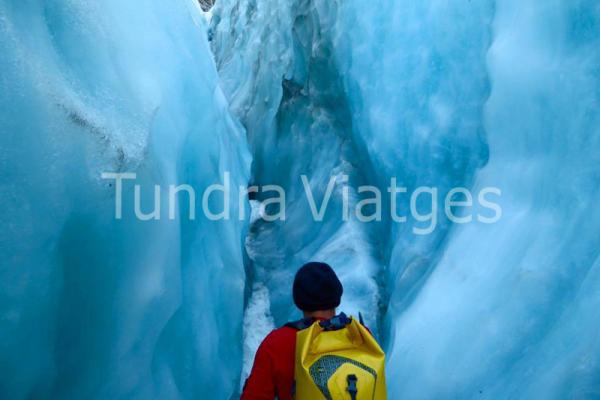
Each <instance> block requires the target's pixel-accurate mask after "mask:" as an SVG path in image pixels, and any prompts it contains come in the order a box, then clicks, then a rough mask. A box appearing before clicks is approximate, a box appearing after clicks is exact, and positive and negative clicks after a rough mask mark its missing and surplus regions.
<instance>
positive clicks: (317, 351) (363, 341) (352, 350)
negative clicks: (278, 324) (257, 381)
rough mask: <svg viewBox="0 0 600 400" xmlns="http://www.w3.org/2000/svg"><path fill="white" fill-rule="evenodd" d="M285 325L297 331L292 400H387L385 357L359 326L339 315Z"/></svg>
mask: <svg viewBox="0 0 600 400" xmlns="http://www.w3.org/2000/svg"><path fill="white" fill-rule="evenodd" d="M289 325H290V326H294V327H296V328H297V329H298V333H297V334H296V367H295V389H294V393H295V395H294V399H295V400H386V399H387V395H386V386H385V370H384V364H385V354H384V353H383V350H381V347H379V345H378V344H377V342H376V341H375V339H374V338H373V336H372V335H371V333H370V332H369V331H368V330H367V329H366V328H365V327H364V326H363V325H362V324H361V323H359V322H357V321H356V320H355V319H354V318H349V317H347V316H346V315H345V314H343V313H342V314H340V315H338V316H336V317H334V318H332V319H331V320H328V321H314V322H313V321H310V320H302V321H298V322H296V323H291V324H289ZM303 325H304V326H303Z"/></svg>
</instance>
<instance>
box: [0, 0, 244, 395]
mask: <svg viewBox="0 0 600 400" xmlns="http://www.w3.org/2000/svg"><path fill="white" fill-rule="evenodd" d="M0 37H1V39H0V54H1V55H0V71H1V76H0V88H1V89H0V130H1V132H2V135H1V136H0V149H1V150H0V170H1V174H0V199H1V203H0V221H1V225H2V229H1V230H0V260H2V261H1V267H0V371H1V375H2V379H0V398H3V399H25V398H68V399H92V398H98V399H100V398H101V399H108V398H112V399H116V398H121V399H123V398H136V399H150V398H162V399H174V398H190V399H191V398H204V399H208V398H210V399H226V398H228V397H229V396H230V394H231V393H232V392H234V391H235V390H237V388H238V385H237V382H238V379H239V375H240V367H241V359H242V345H241V343H242V329H241V327H242V325H241V321H242V312H243V292H244V279H245V274H244V267H243V261H242V248H243V241H242V239H241V238H242V237H243V232H242V230H243V226H242V224H241V223H240V222H238V221H237V219H235V220H234V221H233V222H229V223H213V222H210V221H207V220H205V219H204V218H203V217H202V215H201V213H197V219H196V220H195V221H190V220H188V219H187V217H186V216H187V212H188V210H187V207H188V206H187V204H188V202H187V200H186V198H185V197H183V196H184V195H180V196H181V197H179V199H180V202H178V205H177V216H176V219H175V220H169V219H168V218H167V216H168V213H167V204H166V202H165V201H163V202H162V203H161V211H162V218H161V219H160V220H159V221H148V222H141V221H138V220H136V219H135V217H134V216H133V211H132V210H131V207H132V200H131V199H132V198H133V184H132V183H131V182H129V183H127V182H126V183H125V184H124V195H123V197H124V199H129V200H124V211H123V219H122V220H120V221H116V220H115V219H114V218H113V216H114V212H115V211H114V207H115V206H114V204H115V198H114V197H115V188H114V182H112V181H108V180H103V179H101V176H100V174H101V172H123V171H127V172H134V173H137V178H138V179H137V181H136V182H137V183H139V184H141V185H142V197H143V198H142V200H143V201H142V207H143V211H144V212H149V210H151V208H152V204H153V202H152V199H151V197H152V189H153V186H152V185H154V184H160V185H162V187H163V190H164V191H166V190H167V187H168V186H167V185H170V184H179V183H188V184H190V185H193V186H195V187H196V188H197V189H198V190H202V189H203V188H204V187H205V186H206V185H207V184H211V183H215V182H219V181H221V180H222V176H223V172H224V171H225V170H228V171H231V172H232V175H231V179H232V186H237V185H238V184H245V183H246V182H247V180H248V171H249V157H248V153H247V150H246V148H247V145H246V141H245V138H244V132H243V129H242V128H241V127H240V125H239V124H238V123H237V122H235V121H234V120H233V119H232V118H230V117H229V114H228V112H227V104H226V101H225V98H224V96H223V94H222V93H221V90H220V88H219V86H218V83H217V74H216V69H215V67H214V63H213V59H212V56H211V52H210V49H209V47H208V42H207V40H206V28H205V22H204V19H203V18H202V16H201V12H200V11H199V9H198V6H197V4H196V3H195V2H194V1H191V0H190V1H143V2H128V1H121V0H109V1H51V2H46V1H2V2H1V3H0ZM232 197H233V198H234V201H232V203H233V204H237V193H235V192H234V193H233V194H232ZM165 199H166V195H165V193H163V200H165Z"/></svg>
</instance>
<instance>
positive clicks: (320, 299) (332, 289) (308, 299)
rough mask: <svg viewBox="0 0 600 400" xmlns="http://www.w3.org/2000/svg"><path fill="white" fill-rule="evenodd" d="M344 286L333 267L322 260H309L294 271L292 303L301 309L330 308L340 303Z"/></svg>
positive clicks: (316, 309)
mask: <svg viewBox="0 0 600 400" xmlns="http://www.w3.org/2000/svg"><path fill="white" fill-rule="evenodd" d="M343 292H344V288H343V287H342V283H341V282H340V280H339V279H338V277H337V275H336V274H335V272H333V269H332V268H331V267H330V266H329V265H327V264H325V263H322V262H309V263H308V264H304V265H303V266H302V268H300V269H299V270H298V272H296V278H294V289H293V295H294V303H295V304H296V307H298V308H299V309H300V310H302V311H320V310H330V309H332V308H336V307H337V306H339V305H340V301H341V300H342V293H343Z"/></svg>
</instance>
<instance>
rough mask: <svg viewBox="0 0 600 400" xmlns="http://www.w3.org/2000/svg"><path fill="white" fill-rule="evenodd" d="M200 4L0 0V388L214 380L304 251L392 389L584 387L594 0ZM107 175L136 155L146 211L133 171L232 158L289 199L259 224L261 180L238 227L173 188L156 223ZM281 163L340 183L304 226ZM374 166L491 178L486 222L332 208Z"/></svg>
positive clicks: (386, 173)
mask: <svg viewBox="0 0 600 400" xmlns="http://www.w3.org/2000/svg"><path fill="white" fill-rule="evenodd" d="M207 17H208V18H207V19H209V20H210V22H209V23H207V22H206V21H205V18H203V13H202V11H200V9H199V7H198V5H197V4H196V2H195V1H194V0H171V1H166V0H162V1H161V0H146V1H144V2H141V3H139V2H135V3H134V2H122V1H117V0H106V1H91V0H90V1H74V0H63V1H54V2H43V1H40V0H37V1H34V0H31V1H21V2H15V1H10V0H5V1H2V2H1V3H0V31H1V33H2V36H1V37H2V39H0V71H1V75H0V88H1V89H2V90H1V94H0V103H1V108H0V127H1V128H2V137H1V138H0V168H1V170H0V194H1V196H0V199H1V200H0V201H1V204H2V208H1V210H0V222H2V227H3V228H4V229H3V230H2V231H1V233H0V259H1V260H2V266H1V267H0V279H1V280H0V282H1V283H0V285H1V286H0V287H1V289H0V367H1V371H0V372H1V373H2V377H3V378H2V379H1V380H0V397H2V398H11V399H12V398H15V399H20V398H30V397H34V398H144V399H146V398H206V399H227V398H235V397H236V395H237V394H239V393H238V392H239V387H240V383H241V382H240V378H241V379H243V378H244V377H245V376H246V374H247V373H248V369H249V366H250V363H251V361H252V357H253V353H254V351H255V349H256V347H257V345H258V343H259V342H260V339H261V338H262V337H263V336H264V334H265V333H266V332H268V331H269V330H270V329H271V328H272V327H273V326H277V325H281V324H282V323H283V322H285V321H287V320H289V319H293V318H296V317H297V316H298V313H297V311H296V310H295V308H294V306H293V303H292V299H291V295H290V290H289V288H290V283H291V280H292V277H293V274H294V272H295V270H296V268H297V267H299V266H300V265H301V264H302V263H303V262H305V261H306V260H309V259H319V260H323V261H327V262H329V263H331V264H332V265H333V266H334V268H335V269H336V271H337V272H338V274H339V275H340V277H341V279H342V281H343V283H344V286H345V295H344V300H343V304H342V306H341V308H342V309H343V310H344V311H346V312H349V313H352V314H356V313H357V312H359V311H360V312H362V313H363V314H364V315H365V317H366V320H367V323H368V325H369V326H370V327H371V328H372V330H373V332H374V333H375V335H376V336H377V337H378V339H380V341H381V342H382V344H383V345H384V346H385V348H386V350H387V353H388V364H387V366H388V372H387V373H388V376H389V378H388V382H389V388H388V389H389V395H390V398H392V399H396V398H408V399H421V398H422V399H431V398H441V399H446V398H447V399H454V398H460V399H463V398H464V399H470V398H491V399H503V398H528V399H529V398H534V399H538V398H539V399H548V398H555V399H563V398H578V399H592V398H598V396H600V379H599V378H598V376H599V374H600V356H599V354H600V341H599V340H598V335H597V331H598V329H599V328H600V325H599V324H598V322H597V318H596V314H597V310H598V307H599V306H600V291H599V289H598V288H599V287H600V256H599V254H600V239H599V238H600V211H598V208H597V206H596V204H595V203H597V200H598V199H600V151H599V149H600V6H599V5H598V2H597V1H595V0H553V1H540V0H519V1H517V0H481V1H447V0H396V1H390V0H381V1H375V2H370V3H368V4H366V3H365V2H359V1H357V0H343V1H341V0H290V1H283V0H263V1H257V0H217V2H216V4H215V7H214V8H213V9H212V10H211V12H210V14H208V15H207ZM207 25H208V26H207ZM209 41H210V43H209ZM211 53H212V54H211ZM101 172H133V173H136V183H139V184H141V185H142V187H143V189H142V209H143V210H144V212H149V210H150V209H151V206H152V200H153V191H152V188H153V185H155V184H158V185H161V187H163V188H164V187H167V186H168V185H169V184H182V183H187V184H190V185H193V186H195V187H198V188H200V189H202V188H204V187H205V186H206V185H209V184H212V183H215V182H218V181H219V180H221V178H222V177H223V176H224V174H225V173H226V172H230V173H231V180H232V182H233V184H232V187H233V188H236V187H238V186H240V185H241V186H245V185H246V184H250V185H261V186H263V189H266V188H265V187H264V185H273V184H276V185H280V186H281V187H283V188H284V189H285V192H286V199H285V204H286V209H287V212H286V220H285V221H280V220H276V221H271V222H268V221H265V220H264V219H261V218H259V216H260V215H261V213H262V214H263V215H264V212H265V211H267V210H260V207H261V204H265V202H266V201H268V199H269V198H270V197H271V196H272V195H273V193H272V192H269V191H268V190H263V191H259V193H257V195H256V198H255V199H254V198H253V199H251V200H250V201H249V202H248V204H245V206H246V207H247V208H248V210H250V209H252V213H251V216H250V215H249V214H250V213H249V212H246V215H249V218H248V221H238V219H237V218H233V219H232V220H231V221H229V222H226V223H224V222H213V221H209V220H207V219H206V218H202V216H201V215H200V214H198V218H197V219H196V220H193V221H190V220H189V219H188V218H186V217H185V216H186V215H187V214H188V211H189V210H188V206H187V204H188V203H187V201H186V200H185V198H184V197H180V198H179V200H180V202H178V203H177V206H178V208H177V218H175V219H174V220H170V219H168V218H161V219H160V220H158V221H146V222H141V221H138V220H136V219H135V218H133V217H132V215H133V211H132V210H131V209H130V208H131V205H129V204H128V203H125V209H124V213H123V215H124V218H123V219H122V220H115V219H114V215H113V214H114V205H115V197H114V195H115V193H114V190H115V188H114V184H113V183H112V182H111V181H110V180H106V179H102V178H101V175H100V174H101ZM301 175H305V176H306V179H307V182H308V184H309V185H310V188H311V189H312V191H313V192H314V193H315V197H316V200H317V201H318V202H320V201H321V200H322V199H323V198H324V197H325V196H326V193H327V188H328V185H329V184H330V183H331V179H332V177H333V179H334V190H333V195H332V196H331V199H330V205H329V207H328V208H327V212H326V213H325V215H324V218H323V220H322V221H320V222H319V221H314V220H313V218H312V214H311V209H310V204H309V203H308V202H307V201H306V193H305V187H304V185H303V181H302V180H301V179H300V176H301ZM346 176H347V182H346V181H345V179H346V178H345V177H346ZM393 177H395V178H396V179H397V180H398V181H399V183H400V184H401V185H403V186H406V187H407V188H408V189H409V190H414V189H415V188H417V187H421V186H432V187H436V188H438V189H439V190H438V196H439V200H440V202H441V201H442V199H443V197H444V195H445V192H447V191H448V190H450V189H451V188H453V187H465V188H469V189H471V190H472V191H473V192H477V191H479V190H481V189H482V188H485V187H498V188H499V189H501V191H502V196H501V200H500V204H501V207H502V218H501V220H500V221H499V222H497V223H495V224H491V225H490V224H483V223H479V222H473V223H469V224H465V225H457V224H451V223H450V222H448V221H447V219H446V218H444V217H443V213H444V210H443V208H442V209H439V210H438V213H439V218H438V221H439V223H438V225H437V227H436V229H435V231H434V232H433V233H432V234H429V235H415V234H414V228H415V227H422V223H421V222H419V221H409V222H407V223H404V224H398V223H394V222H392V221H390V220H389V218H384V219H383V221H381V222H375V223H368V224H365V223H361V222H359V221H356V220H349V221H344V220H342V219H341V218H340V214H339V209H340V208H341V207H342V206H343V204H342V200H341V199H342V194H343V190H344V188H345V187H347V188H348V190H349V192H350V199H351V202H352V206H354V205H356V204H358V203H359V202H360V201H361V199H362V198H363V197H362V195H363V194H361V193H359V192H358V187H359V186H360V185H364V184H371V185H376V186H379V187H382V188H383V187H385V186H386V185H387V184H388V182H389V181H390V179H391V178H393ZM346 184H347V185H346ZM383 190H385V189H383ZM133 192H134V189H133V185H132V183H131V182H129V183H127V182H126V183H125V184H124V197H127V198H132V196H133ZM162 194H164V193H162ZM237 201H238V193H237V191H235V190H234V191H233V193H231V203H232V210H231V211H232V213H234V215H235V213H236V208H235V207H234V205H235V204H237ZM128 207H129V208H128ZM160 207H161V211H162V214H161V215H167V214H168V213H167V204H164V203H161V205H160ZM399 207H400V208H401V209H402V211H406V210H407V209H408V208H409V204H408V202H407V201H406V198H404V201H401V202H400V204H399ZM478 207H480V206H479V205H476V206H475V207H474V208H475V211H481V212H484V210H479V209H478ZM269 208H270V209H271V211H273V205H272V206H269ZM384 208H385V209H386V211H389V209H390V208H391V204H390V203H389V200H387V197H385V196H384ZM383 214H384V215H386V214H388V213H387V212H384V213H383Z"/></svg>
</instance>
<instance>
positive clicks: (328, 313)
mask: <svg viewBox="0 0 600 400" xmlns="http://www.w3.org/2000/svg"><path fill="white" fill-rule="evenodd" d="M333 317H335V309H333V310H319V311H304V318H315V319H331V318H333Z"/></svg>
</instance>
